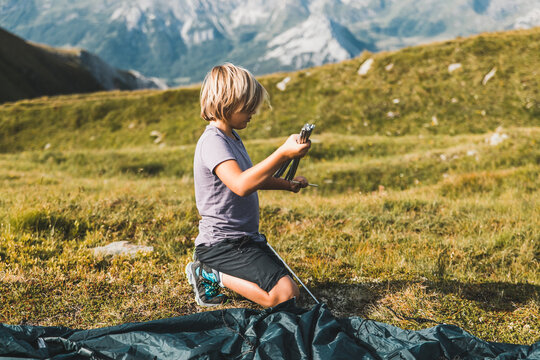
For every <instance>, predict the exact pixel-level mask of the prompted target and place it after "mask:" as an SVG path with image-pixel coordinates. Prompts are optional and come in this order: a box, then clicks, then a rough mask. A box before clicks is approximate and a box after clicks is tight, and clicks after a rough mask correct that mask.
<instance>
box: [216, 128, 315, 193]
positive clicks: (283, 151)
mask: <svg viewBox="0 0 540 360" xmlns="http://www.w3.org/2000/svg"><path fill="white" fill-rule="evenodd" d="M297 137H298V135H291V136H289V138H288V139H287V141H286V142H285V143H284V144H283V145H281V146H280V147H279V148H278V149H277V150H276V151H274V152H273V153H272V154H271V155H270V156H268V157H267V158H266V159H264V160H263V161H261V162H260V163H258V164H257V165H255V166H253V167H251V168H249V169H247V170H246V171H242V169H240V166H239V165H238V163H237V162H236V160H227V161H224V162H222V163H221V164H219V165H218V166H216V168H215V169H214V171H215V173H216V175H217V176H218V177H219V178H220V179H221V181H223V183H224V184H225V185H226V186H227V187H228V188H229V189H231V191H232V192H234V193H235V194H236V195H239V196H247V195H249V194H251V193H253V192H255V191H257V190H258V189H260V188H261V185H262V184H263V183H264V182H265V181H267V180H268V179H269V178H270V177H272V174H274V173H275V172H276V170H277V169H278V168H279V167H280V166H281V164H283V163H284V162H285V161H286V160H288V159H292V158H295V157H302V156H304V155H305V154H306V153H307V152H308V150H309V147H310V146H311V143H310V142H308V143H305V144H298V143H297V142H296V138H297Z"/></svg>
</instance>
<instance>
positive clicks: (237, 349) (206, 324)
mask: <svg viewBox="0 0 540 360" xmlns="http://www.w3.org/2000/svg"><path fill="white" fill-rule="evenodd" d="M21 358H22V359H47V358H51V359H273V360H275V359H324V360H327V359H429V360H433V359H452V360H457V359H539V360H540V341H539V342H537V343H535V344H533V345H513V344H502V343H494V342H487V341H483V340H481V339H479V338H477V337H474V336H472V335H471V334H468V333H467V332H465V331H464V330H462V329H460V328H459V327H457V326H453V325H446V324H441V325H437V326H435V327H432V328H429V329H424V330H419V331H411V330H403V329H400V328H397V327H394V326H391V325H388V324H384V323H380V322H376V321H373V320H365V319H362V318H359V317H349V318H336V317H334V316H333V315H332V313H331V311H330V310H329V309H328V307H327V306H326V305H324V304H322V305H316V306H314V307H313V308H311V309H302V308H298V307H297V306H296V305H295V303H294V301H293V300H291V301H288V302H285V303H283V304H280V305H278V306H276V307H274V308H269V309H266V310H262V311H259V310H252V309H224V310H215V311H208V312H201V313H197V314H192V315H186V316H180V317H175V318H168V319H161V320H155V321H149V322H141V323H128V324H122V325H118V326H112V327H105V328H97V329H90V330H75V329H69V328H65V327H43V326H27V325H6V324H0V359H21Z"/></svg>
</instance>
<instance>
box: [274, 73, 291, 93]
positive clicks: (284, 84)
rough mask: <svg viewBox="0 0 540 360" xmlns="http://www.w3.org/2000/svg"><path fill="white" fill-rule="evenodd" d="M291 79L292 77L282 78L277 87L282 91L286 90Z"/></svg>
mask: <svg viewBox="0 0 540 360" xmlns="http://www.w3.org/2000/svg"><path fill="white" fill-rule="evenodd" d="M290 81H291V78H290V77H288V76H287V77H286V78H285V79H283V80H281V81H280V82H278V83H277V85H276V87H277V88H278V89H279V90H281V91H285V89H286V88H287V84H288V83H289V82H290Z"/></svg>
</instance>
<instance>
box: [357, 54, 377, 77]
mask: <svg viewBox="0 0 540 360" xmlns="http://www.w3.org/2000/svg"><path fill="white" fill-rule="evenodd" d="M371 65H373V58H369V59H367V60H366V61H364V62H363V63H362V65H361V66H360V68H359V69H358V75H361V76H364V75H367V73H368V71H369V69H371Z"/></svg>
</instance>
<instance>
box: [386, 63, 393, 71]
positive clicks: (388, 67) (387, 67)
mask: <svg viewBox="0 0 540 360" xmlns="http://www.w3.org/2000/svg"><path fill="white" fill-rule="evenodd" d="M393 68H394V63H390V64H388V65H386V66H385V67H384V70H386V71H390V70H392V69H393Z"/></svg>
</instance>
